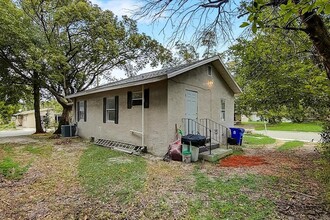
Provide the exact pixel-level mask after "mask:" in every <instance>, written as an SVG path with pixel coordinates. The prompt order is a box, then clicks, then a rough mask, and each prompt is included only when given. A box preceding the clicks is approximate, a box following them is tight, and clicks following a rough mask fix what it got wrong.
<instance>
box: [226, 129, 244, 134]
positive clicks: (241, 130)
mask: <svg viewBox="0 0 330 220" xmlns="http://www.w3.org/2000/svg"><path fill="white" fill-rule="evenodd" d="M229 129H230V130H231V131H237V132H241V133H244V132H245V129H244V128H229Z"/></svg>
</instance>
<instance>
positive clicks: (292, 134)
mask: <svg viewBox="0 0 330 220" xmlns="http://www.w3.org/2000/svg"><path fill="white" fill-rule="evenodd" d="M252 133H257V134H264V135H267V136H269V137H272V138H276V139H281V140H299V141H304V142H318V141H319V140H320V139H321V136H320V134H319V133H317V132H298V131H268V130H267V131H264V130H263V131H256V130H253V131H252Z"/></svg>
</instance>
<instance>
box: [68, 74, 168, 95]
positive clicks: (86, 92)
mask: <svg viewBox="0 0 330 220" xmlns="http://www.w3.org/2000/svg"><path fill="white" fill-rule="evenodd" d="M164 79H167V76H166V75H163V76H157V77H154V78H150V79H142V80H139V81H135V82H129V83H125V84H121V85H116V86H109V87H102V88H100V89H95V90H86V91H82V92H78V93H75V94H71V95H68V96H66V97H65V98H69V99H71V98H76V97H80V96H86V95H91V94H95V93H100V92H107V91H111V90H116V89H123V88H127V87H132V86H139V85H144V84H148V83H154V82H158V81H161V80H164Z"/></svg>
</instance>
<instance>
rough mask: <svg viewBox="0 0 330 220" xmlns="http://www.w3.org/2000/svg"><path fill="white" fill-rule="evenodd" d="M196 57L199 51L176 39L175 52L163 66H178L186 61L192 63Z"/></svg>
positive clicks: (197, 57)
mask: <svg viewBox="0 0 330 220" xmlns="http://www.w3.org/2000/svg"><path fill="white" fill-rule="evenodd" d="M198 59H199V53H198V52H197V50H196V48H195V47H194V46H193V45H191V44H188V43H183V42H180V41H178V42H176V43H175V52H174V54H173V55H172V58H171V59H169V60H168V61H167V62H166V63H165V64H164V65H163V66H164V67H172V66H178V65H182V64H186V63H192V62H194V61H196V60H198Z"/></svg>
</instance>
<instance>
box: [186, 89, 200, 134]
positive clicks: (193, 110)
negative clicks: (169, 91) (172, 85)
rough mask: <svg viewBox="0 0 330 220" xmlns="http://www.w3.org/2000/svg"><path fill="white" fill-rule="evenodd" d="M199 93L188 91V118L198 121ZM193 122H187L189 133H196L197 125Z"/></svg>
mask: <svg viewBox="0 0 330 220" xmlns="http://www.w3.org/2000/svg"><path fill="white" fill-rule="evenodd" d="M197 100H198V93H197V92H195V91H190V90H186V114H185V116H186V118H188V119H192V120H194V121H197V119H198V103H197ZM192 120H187V124H186V129H187V131H186V132H187V133H191V134H193V133H196V126H197V125H196V124H195V123H194V121H192Z"/></svg>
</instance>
